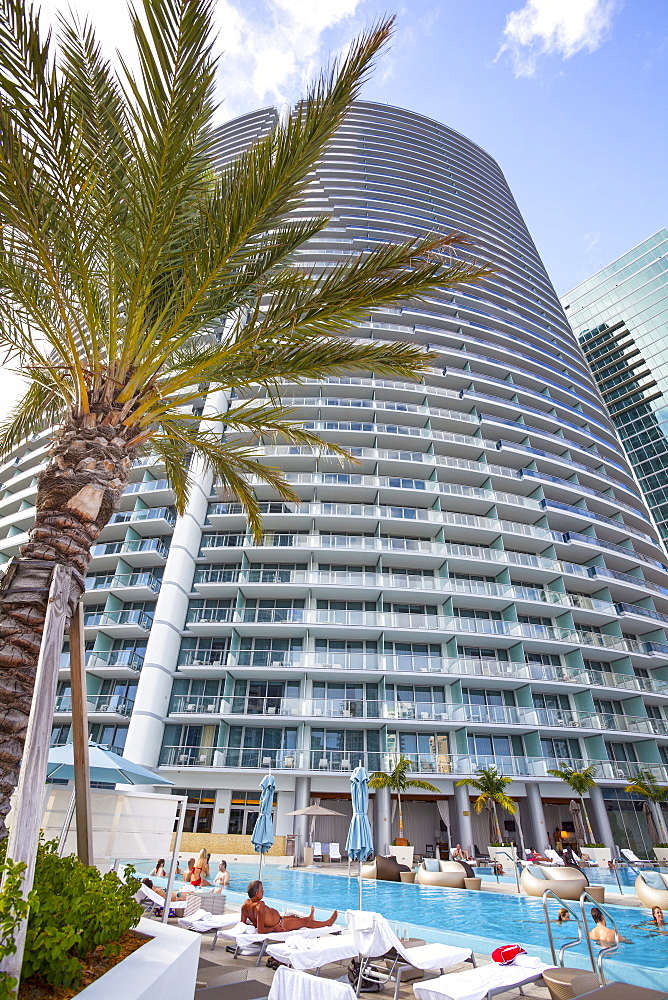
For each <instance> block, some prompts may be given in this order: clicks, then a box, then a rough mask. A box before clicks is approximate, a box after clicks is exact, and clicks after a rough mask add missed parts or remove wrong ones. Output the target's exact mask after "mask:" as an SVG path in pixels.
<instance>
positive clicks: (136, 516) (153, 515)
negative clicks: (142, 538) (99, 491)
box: [109, 484, 176, 526]
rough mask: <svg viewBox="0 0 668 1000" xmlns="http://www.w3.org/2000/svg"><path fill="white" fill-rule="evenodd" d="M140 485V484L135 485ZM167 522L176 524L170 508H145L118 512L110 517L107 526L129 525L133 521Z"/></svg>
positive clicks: (174, 515)
mask: <svg viewBox="0 0 668 1000" xmlns="http://www.w3.org/2000/svg"><path fill="white" fill-rule="evenodd" d="M137 485H141V484H137ZM158 520H160V521H167V522H168V524H171V525H172V526H173V525H175V524H176V514H175V513H174V511H173V510H172V509H171V507H145V508H144V509H143V510H119V511H116V513H115V514H112V515H111V518H110V520H109V524H131V523H132V522H133V521H158Z"/></svg>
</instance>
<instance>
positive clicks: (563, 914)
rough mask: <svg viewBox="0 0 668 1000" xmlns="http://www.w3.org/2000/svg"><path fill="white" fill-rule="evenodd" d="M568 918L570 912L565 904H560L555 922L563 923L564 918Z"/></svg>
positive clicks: (569, 917)
mask: <svg viewBox="0 0 668 1000" xmlns="http://www.w3.org/2000/svg"><path fill="white" fill-rule="evenodd" d="M570 919H571V915H570V913H569V912H568V910H567V909H566V907H565V906H562V907H561V909H560V910H559V912H558V913H557V923H558V924H563V923H564V921H565V920H570Z"/></svg>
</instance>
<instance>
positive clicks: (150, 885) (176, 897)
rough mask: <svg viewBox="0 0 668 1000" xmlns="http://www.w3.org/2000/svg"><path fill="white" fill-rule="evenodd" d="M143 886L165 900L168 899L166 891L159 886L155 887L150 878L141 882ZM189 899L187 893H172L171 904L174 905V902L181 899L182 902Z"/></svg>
mask: <svg viewBox="0 0 668 1000" xmlns="http://www.w3.org/2000/svg"><path fill="white" fill-rule="evenodd" d="M141 884H142V885H145V886H147V888H149V889H151V890H152V891H153V892H155V893H156V895H158V896H162V898H163V899H167V893H166V892H165V890H164V889H161V888H160V886H159V885H153V883H152V882H151V880H150V878H143V879H142V880H141ZM187 897H188V894H187V893H186V892H173V893H172V898H171V900H170V902H171V903H174V902H176V901H177V900H179V899H181V900H183V899H187Z"/></svg>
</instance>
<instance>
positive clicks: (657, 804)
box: [624, 769, 668, 844]
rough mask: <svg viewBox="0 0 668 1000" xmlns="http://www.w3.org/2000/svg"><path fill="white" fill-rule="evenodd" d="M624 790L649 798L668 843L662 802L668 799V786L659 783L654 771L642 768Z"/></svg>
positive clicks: (660, 830)
mask: <svg viewBox="0 0 668 1000" xmlns="http://www.w3.org/2000/svg"><path fill="white" fill-rule="evenodd" d="M624 791H625V792H635V793H636V794H637V795H642V796H644V798H645V799H647V801H648V802H649V803H650V804H651V807H652V812H653V813H654V817H655V819H656V820H657V827H658V830H659V836H660V837H661V840H662V843H664V844H668V829H667V828H666V821H665V818H664V815H663V810H662V808H661V803H662V802H666V801H667V800H668V788H667V787H666V786H665V785H660V784H659V782H658V781H657V779H656V777H655V775H654V774H653V772H652V771H650V770H649V769H641V770H639V771H638V773H637V775H636V776H635V778H634V779H633V781H632V782H631V784H630V785H627V786H626V788H625V789H624Z"/></svg>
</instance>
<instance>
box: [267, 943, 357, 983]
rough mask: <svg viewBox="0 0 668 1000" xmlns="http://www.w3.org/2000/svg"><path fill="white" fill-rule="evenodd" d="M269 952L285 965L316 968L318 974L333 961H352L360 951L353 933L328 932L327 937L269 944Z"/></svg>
mask: <svg viewBox="0 0 668 1000" xmlns="http://www.w3.org/2000/svg"><path fill="white" fill-rule="evenodd" d="M267 954H268V955H271V957H272V958H275V959H276V961H277V962H282V963H283V965H289V966H291V967H292V968H293V969H299V971H300V972H310V971H311V970H313V969H315V973H316V975H318V974H319V972H320V969H322V968H323V967H324V966H325V965H330V964H331V963H332V962H345V961H350V959H351V958H356V957H357V955H358V954H359V952H358V951H357V945H356V944H355V940H354V938H353V936H352V934H328V935H326V936H325V937H321V938H313V939H306V940H305V939H304V938H300V940H298V941H284V942H283V943H275V944H269V945H267Z"/></svg>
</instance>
